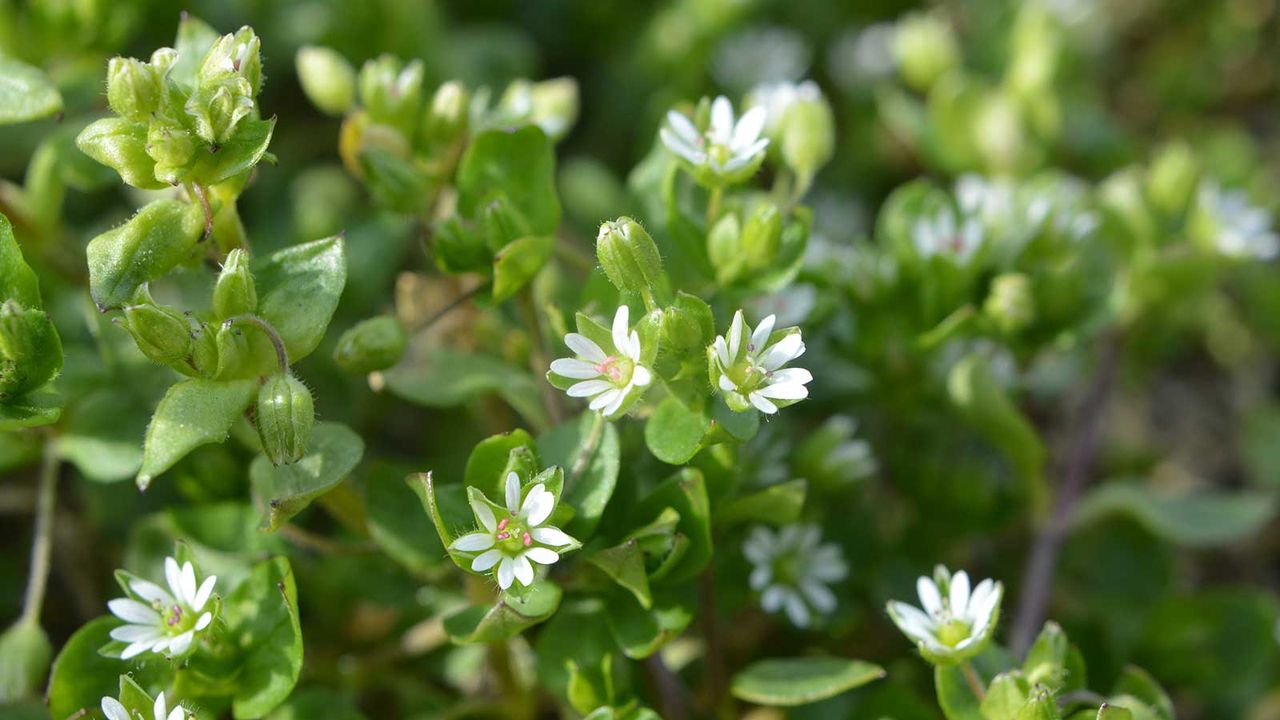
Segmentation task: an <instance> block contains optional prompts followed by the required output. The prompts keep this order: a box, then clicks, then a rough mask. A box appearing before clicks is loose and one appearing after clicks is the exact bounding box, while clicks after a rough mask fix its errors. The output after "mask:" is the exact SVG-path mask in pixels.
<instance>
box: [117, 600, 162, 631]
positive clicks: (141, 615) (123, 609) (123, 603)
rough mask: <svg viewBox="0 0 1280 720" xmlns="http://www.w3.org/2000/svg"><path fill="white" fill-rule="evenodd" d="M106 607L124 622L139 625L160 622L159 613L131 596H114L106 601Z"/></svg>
mask: <svg viewBox="0 0 1280 720" xmlns="http://www.w3.org/2000/svg"><path fill="white" fill-rule="evenodd" d="M107 609H108V610H110V611H111V614H112V615H115V616H116V617H118V618H120V619H121V620H124V621H125V622H131V623H138V624H139V625H156V624H159V622H160V613H157V612H156V611H155V610H153V609H151V607H150V606H148V605H143V604H142V603H140V602H138V601H137V600H134V599H133V598H116V599H115V600H112V601H111V602H109V603H107Z"/></svg>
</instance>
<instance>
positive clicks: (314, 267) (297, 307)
mask: <svg viewBox="0 0 1280 720" xmlns="http://www.w3.org/2000/svg"><path fill="white" fill-rule="evenodd" d="M252 268H253V277H254V281H255V282H256V284H257V289H258V315H260V316H262V317H263V318H264V319H266V320H267V322H269V323H271V325H272V327H274V328H275V329H276V332H278V333H280V337H281V339H283V340H284V345H285V347H286V348H287V349H288V350H289V361H290V362H294V363H296V362H298V361H299V360H301V359H302V358H304V357H306V356H307V355H310V354H311V351H313V350H315V349H316V346H317V345H319V344H320V340H321V339H322V338H324V332H325V330H326V329H327V328H328V327H329V320H330V319H331V318H332V317H333V311H334V309H336V308H337V307H338V299H339V298H340V297H341V296H342V288H343V287H344V286H345V285H346V282H347V258H346V254H345V247H344V245H343V240H342V237H341V236H336V237H330V238H325V239H323V240H314V241H312V242H309V243H303V244H301V245H294V246H292V247H287V248H285V249H283V250H280V251H278V252H275V253H272V254H271V255H270V256H269V257H267V258H266V259H265V260H262V261H259V262H255V263H253V265H252ZM250 327H251V326H250ZM245 332H261V331H258V330H249V329H246V330H245Z"/></svg>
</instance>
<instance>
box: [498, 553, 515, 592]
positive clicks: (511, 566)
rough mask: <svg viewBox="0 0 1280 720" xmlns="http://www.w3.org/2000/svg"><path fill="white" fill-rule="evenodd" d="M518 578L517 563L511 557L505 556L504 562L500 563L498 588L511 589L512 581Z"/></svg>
mask: <svg viewBox="0 0 1280 720" xmlns="http://www.w3.org/2000/svg"><path fill="white" fill-rule="evenodd" d="M515 578H516V563H515V561H514V560H512V559H511V558H510V557H508V556H506V555H503V556H502V562H500V563H498V587H500V588H502V589H503V590H506V589H507V588H509V587H511V581H512V580H515Z"/></svg>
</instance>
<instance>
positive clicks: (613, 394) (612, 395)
mask: <svg viewBox="0 0 1280 720" xmlns="http://www.w3.org/2000/svg"><path fill="white" fill-rule="evenodd" d="M621 395H622V391H621V390H619V389H618V388H610V389H608V390H606V391H604V392H602V393H600V394H599V395H597V396H595V398H594V399H593V400H592V401H591V402H590V403H588V404H587V407H588V408H589V409H591V410H599V409H601V408H604V407H606V406H608V405H609V403H611V402H613V401H614V400H616V399H618V397H620V396H621ZM608 414H609V413H605V415H608Z"/></svg>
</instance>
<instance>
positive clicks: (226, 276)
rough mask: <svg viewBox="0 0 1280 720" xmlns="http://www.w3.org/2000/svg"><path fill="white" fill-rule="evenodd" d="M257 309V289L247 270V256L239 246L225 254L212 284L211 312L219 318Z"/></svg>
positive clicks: (224, 318)
mask: <svg viewBox="0 0 1280 720" xmlns="http://www.w3.org/2000/svg"><path fill="white" fill-rule="evenodd" d="M257 309H258V290H257V288H256V287H255V286H254V282H253V275H252V274H251V273H250V272H249V256H248V255H247V254H245V252H244V251H243V250H241V249H239V248H237V249H235V250H232V251H231V252H230V253H228V254H227V260H226V262H225V263H223V264H222V272H221V273H220V274H219V275H218V282H217V284H216V285H214V286H213V312H214V313H215V314H216V315H217V316H218V319H219V320H226V319H227V318H231V317H235V316H236V315H243V314H244V313H251V312H253V311H254V310H257Z"/></svg>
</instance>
